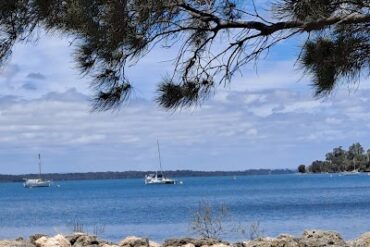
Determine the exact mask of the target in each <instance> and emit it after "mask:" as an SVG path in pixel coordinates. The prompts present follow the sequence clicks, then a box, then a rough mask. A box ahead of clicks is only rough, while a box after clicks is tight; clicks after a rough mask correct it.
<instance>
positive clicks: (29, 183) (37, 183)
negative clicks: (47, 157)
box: [23, 154, 50, 188]
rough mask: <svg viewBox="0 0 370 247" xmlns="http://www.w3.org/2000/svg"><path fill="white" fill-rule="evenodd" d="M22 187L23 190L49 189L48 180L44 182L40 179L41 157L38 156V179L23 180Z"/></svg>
mask: <svg viewBox="0 0 370 247" xmlns="http://www.w3.org/2000/svg"><path fill="white" fill-rule="evenodd" d="M24 180H25V181H24V183H23V186H24V187H25V188H37V187H50V180H44V179H43V178H42V177H41V155H40V154H39V177H38V178H25V179H24Z"/></svg>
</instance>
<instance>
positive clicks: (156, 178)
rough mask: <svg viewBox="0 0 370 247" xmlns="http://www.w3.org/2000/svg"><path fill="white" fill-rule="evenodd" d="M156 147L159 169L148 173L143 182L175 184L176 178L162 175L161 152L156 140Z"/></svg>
mask: <svg viewBox="0 0 370 247" xmlns="http://www.w3.org/2000/svg"><path fill="white" fill-rule="evenodd" d="M157 147H158V158H159V168H160V171H156V172H155V173H152V174H148V175H146V176H145V180H144V181H145V184H176V180H174V179H171V178H168V177H166V176H165V175H164V173H163V170H162V161H161V152H160V150H159V142H158V140H157Z"/></svg>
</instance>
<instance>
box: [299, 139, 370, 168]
mask: <svg viewBox="0 0 370 247" xmlns="http://www.w3.org/2000/svg"><path fill="white" fill-rule="evenodd" d="M346 171H360V172H370V149H367V151H365V149H364V148H363V147H362V145H361V144H360V143H354V144H352V145H351V146H349V147H348V150H346V149H343V147H342V146H339V147H336V148H334V149H333V151H331V152H329V153H327V154H326V155H325V160H315V161H313V162H312V163H311V165H308V166H306V165H303V164H301V165H299V166H298V172H300V173H306V172H310V173H322V172H329V173H335V172H346Z"/></svg>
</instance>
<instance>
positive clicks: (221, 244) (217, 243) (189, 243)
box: [162, 238, 230, 247]
mask: <svg viewBox="0 0 370 247" xmlns="http://www.w3.org/2000/svg"><path fill="white" fill-rule="evenodd" d="M167 246H168V247H169V246H183V247H185V246H186V247H193V246H194V247H201V246H203V247H210V246H214V247H225V246H230V244H229V243H228V242H225V241H221V240H218V239H212V238H203V239H194V238H180V239H169V240H166V241H165V242H164V244H163V245H162V247H167Z"/></svg>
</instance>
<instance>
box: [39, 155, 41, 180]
mask: <svg viewBox="0 0 370 247" xmlns="http://www.w3.org/2000/svg"><path fill="white" fill-rule="evenodd" d="M39 178H41V155H40V154H39Z"/></svg>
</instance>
